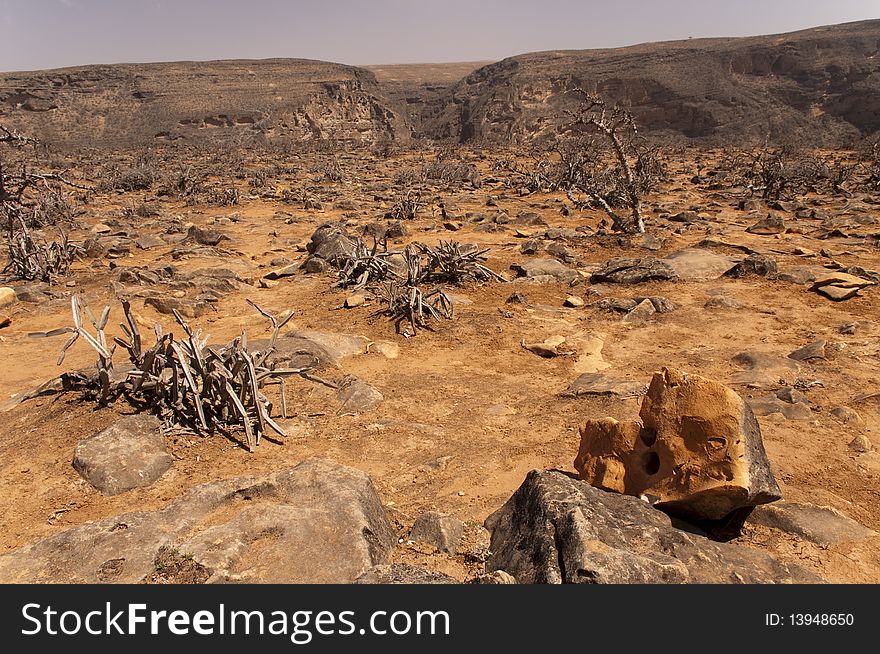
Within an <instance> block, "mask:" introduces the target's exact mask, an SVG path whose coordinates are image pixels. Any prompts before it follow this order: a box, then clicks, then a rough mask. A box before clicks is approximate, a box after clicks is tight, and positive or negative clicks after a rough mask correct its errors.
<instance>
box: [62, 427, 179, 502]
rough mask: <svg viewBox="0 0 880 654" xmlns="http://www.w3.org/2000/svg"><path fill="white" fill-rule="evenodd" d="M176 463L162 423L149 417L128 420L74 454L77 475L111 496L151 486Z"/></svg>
mask: <svg viewBox="0 0 880 654" xmlns="http://www.w3.org/2000/svg"><path fill="white" fill-rule="evenodd" d="M173 462H174V459H173V458H172V456H171V455H170V454H168V453H167V452H166V451H165V437H164V436H163V435H162V425H161V423H160V422H159V419H158V418H156V417H155V416H151V415H147V414H139V415H134V416H126V417H125V418H122V419H121V420H118V421H116V422H115V423H113V424H112V425H110V426H109V427H107V429H105V430H103V431H100V432H98V433H97V434H95V435H93V436H90V437H88V438H85V439H83V440H81V441H80V442H79V443H77V445H76V448H75V449H74V451H73V467H74V468H75V469H76V471H77V472H78V473H79V474H80V476H82V478H83V479H85V480H86V481H88V482H89V483H90V484H91V485H92V486H94V487H95V488H97V489H98V490H99V491H101V492H103V493H106V494H108V495H116V494H118V493H123V492H125V491H127V490H131V489H132V488H141V487H143V486H149V485H150V484H152V483H153V482H154V481H156V480H157V479H159V477H161V476H162V475H163V474H165V471H166V470H168V468H170V467H171V464H172V463H173Z"/></svg>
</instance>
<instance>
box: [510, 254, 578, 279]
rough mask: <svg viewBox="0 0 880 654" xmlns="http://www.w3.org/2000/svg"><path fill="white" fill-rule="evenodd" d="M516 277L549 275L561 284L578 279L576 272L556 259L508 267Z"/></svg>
mask: <svg viewBox="0 0 880 654" xmlns="http://www.w3.org/2000/svg"><path fill="white" fill-rule="evenodd" d="M510 269H511V270H513V271H514V272H515V273H516V274H517V277H528V278H535V277H543V276H546V275H549V276H551V277H553V278H555V279H557V280H558V281H561V282H572V281H574V280H575V279H577V278H578V273H577V271H576V270H572V269H571V268H569V267H568V266H566V265H565V264H564V263H562V262H561V261H559V260H558V259H549V258H540V259H531V260H529V261H525V262H523V263H515V264H513V265H511V266H510Z"/></svg>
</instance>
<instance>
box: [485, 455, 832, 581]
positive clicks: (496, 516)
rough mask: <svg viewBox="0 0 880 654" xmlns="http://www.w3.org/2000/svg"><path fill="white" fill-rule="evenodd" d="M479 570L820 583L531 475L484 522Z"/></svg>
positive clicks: (576, 487) (567, 576)
mask: <svg viewBox="0 0 880 654" xmlns="http://www.w3.org/2000/svg"><path fill="white" fill-rule="evenodd" d="M486 528H487V529H489V530H490V531H491V532H492V540H491V545H490V548H489V549H490V552H491V554H490V555H489V559H488V561H487V563H486V569H487V572H492V571H494V570H504V571H505V572H507V573H509V574H511V575H513V576H514V577H516V580H517V581H518V582H519V583H551V584H558V583H600V584H621V583H750V584H754V583H808V582H821V581H822V580H821V579H820V578H818V577H816V576H815V575H812V574H811V573H809V572H807V571H805V570H802V569H800V568H798V567H796V566H789V565H785V564H783V563H781V562H779V561H777V560H776V559H774V558H772V557H771V556H769V555H768V554H765V553H763V552H761V551H759V550H756V549H753V548H751V547H748V546H744V545H738V544H733V543H717V542H714V541H711V540H708V539H707V538H704V537H703V536H699V535H697V534H694V533H689V532H685V531H681V530H679V529H676V528H675V527H673V525H672V521H671V519H670V518H669V516H667V515H666V514H664V513H662V512H660V511H657V510H655V509H653V508H651V506H650V505H649V504H648V503H647V502H644V501H642V500H640V499H638V498H636V497H631V496H628V495H620V494H617V493H609V492H606V491H603V490H600V489H598V488H594V487H592V486H590V485H589V484H587V483H586V482H583V481H579V480H576V479H572V478H571V477H569V476H568V475H566V474H565V473H562V472H559V471H538V470H533V471H532V472H530V473H529V474H528V476H527V477H526V480H525V482H523V484H522V486H520V487H519V489H518V490H517V491H516V492H515V493H514V494H513V496H512V497H511V498H510V499H509V500H508V501H507V503H506V504H505V505H504V506H503V507H501V509H499V510H498V511H496V512H495V513H493V514H492V515H491V516H489V518H488V519H487V520H486Z"/></svg>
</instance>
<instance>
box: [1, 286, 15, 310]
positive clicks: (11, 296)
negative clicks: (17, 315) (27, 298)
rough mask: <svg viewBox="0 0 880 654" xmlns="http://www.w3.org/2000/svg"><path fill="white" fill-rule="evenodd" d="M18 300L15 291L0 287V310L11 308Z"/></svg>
mask: <svg viewBox="0 0 880 654" xmlns="http://www.w3.org/2000/svg"><path fill="white" fill-rule="evenodd" d="M17 299H18V296H16V294H15V289H12V288H9V287H8V286H0V308H5V307H8V306H11V305H12V304H14V303H15V301H16V300H17Z"/></svg>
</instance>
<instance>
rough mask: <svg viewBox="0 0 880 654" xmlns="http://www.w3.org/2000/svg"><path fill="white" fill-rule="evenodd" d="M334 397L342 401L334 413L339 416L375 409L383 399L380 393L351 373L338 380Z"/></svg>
mask: <svg viewBox="0 0 880 654" xmlns="http://www.w3.org/2000/svg"><path fill="white" fill-rule="evenodd" d="M336 399H337V400H339V401H340V402H342V406H341V407H340V408H339V411H337V412H336V415H340V416H341V415H354V414H357V413H363V412H364V411H369V410H371V409H375V408H376V407H377V406H379V405H380V404H382V402H383V401H384V400H385V398H384V397H383V396H382V393H380V392H379V391H378V390H376V389H375V388H373V387H372V386H370V385H369V384H368V383H367V382H365V381H364V380H363V379H358V378H357V377H354V376H353V375H347V376H346V377H344V378H343V379H342V381H340V382H339V390H338V391H337V393H336Z"/></svg>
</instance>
